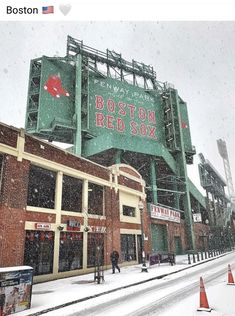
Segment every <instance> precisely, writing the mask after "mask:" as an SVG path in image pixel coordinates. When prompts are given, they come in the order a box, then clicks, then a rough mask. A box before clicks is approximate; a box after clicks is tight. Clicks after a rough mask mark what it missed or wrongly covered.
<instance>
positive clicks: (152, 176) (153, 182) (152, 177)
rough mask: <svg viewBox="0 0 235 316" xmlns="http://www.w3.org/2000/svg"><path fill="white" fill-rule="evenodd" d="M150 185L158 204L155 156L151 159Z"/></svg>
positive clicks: (154, 202)
mask: <svg viewBox="0 0 235 316" xmlns="http://www.w3.org/2000/svg"><path fill="white" fill-rule="evenodd" d="M150 185H151V190H152V199H153V204H157V201H158V198H157V176H156V161H155V160H154V158H152V159H151V161H150Z"/></svg>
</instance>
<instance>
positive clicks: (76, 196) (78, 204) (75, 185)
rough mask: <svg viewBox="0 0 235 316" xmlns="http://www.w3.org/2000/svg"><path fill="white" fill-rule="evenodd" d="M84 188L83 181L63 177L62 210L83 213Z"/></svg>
mask: <svg viewBox="0 0 235 316" xmlns="http://www.w3.org/2000/svg"><path fill="white" fill-rule="evenodd" d="M82 187H83V181H82V180H80V179H76V178H72V177H69V176H66V175H64V176H63V189H62V210H65V211H70V212H82Z"/></svg>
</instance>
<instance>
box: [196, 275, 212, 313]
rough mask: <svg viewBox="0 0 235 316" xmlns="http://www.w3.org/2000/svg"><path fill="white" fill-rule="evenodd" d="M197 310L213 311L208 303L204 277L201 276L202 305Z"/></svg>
mask: <svg viewBox="0 0 235 316" xmlns="http://www.w3.org/2000/svg"><path fill="white" fill-rule="evenodd" d="M197 310H198V311H205V312H211V308H210V307H209V304H208V300H207V296H206V291H205V287H204V283H203V279H202V277H200V307H199V308H198V309H197Z"/></svg>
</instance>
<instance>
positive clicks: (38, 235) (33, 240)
mask: <svg viewBox="0 0 235 316" xmlns="http://www.w3.org/2000/svg"><path fill="white" fill-rule="evenodd" d="M53 256H54V232H51V231H35V230H27V231H26V238H25V251H24V265H27V266H31V267H33V269H34V275H42V274H48V273H52V272H53Z"/></svg>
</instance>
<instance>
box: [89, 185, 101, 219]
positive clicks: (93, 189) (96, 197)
mask: <svg viewBox="0 0 235 316" xmlns="http://www.w3.org/2000/svg"><path fill="white" fill-rule="evenodd" d="M103 209H104V188H103V187H102V186H101V185H97V184H94V183H89V188H88V213H89V214H95V215H103Z"/></svg>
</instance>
